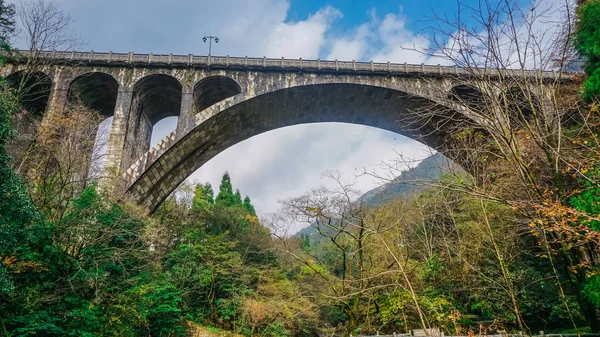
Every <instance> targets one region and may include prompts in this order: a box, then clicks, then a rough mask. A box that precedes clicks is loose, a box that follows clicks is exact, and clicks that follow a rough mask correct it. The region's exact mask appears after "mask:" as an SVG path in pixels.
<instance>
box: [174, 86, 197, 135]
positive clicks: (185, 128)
mask: <svg viewBox="0 0 600 337" xmlns="http://www.w3.org/2000/svg"><path fill="white" fill-rule="evenodd" d="M195 118H196V117H195V116H194V93H193V92H192V90H191V88H184V91H183V93H182V94H181V110H180V112H179V119H177V132H176V134H177V140H179V139H181V137H183V136H185V135H186V134H187V133H188V132H190V131H191V130H192V129H193V128H194V126H195V125H196V122H195Z"/></svg>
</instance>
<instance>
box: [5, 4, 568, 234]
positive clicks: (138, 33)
mask: <svg viewBox="0 0 600 337" xmlns="http://www.w3.org/2000/svg"><path fill="white" fill-rule="evenodd" d="M22 1H28V0H16V2H17V3H18V2H22ZM468 1H470V2H471V3H473V4H476V3H477V2H476V1H475V0H468ZM523 1H525V0H523ZM538 1H540V2H541V3H543V4H544V5H546V6H547V5H552V4H553V3H559V2H560V1H561V0H538ZM56 3H57V4H58V5H59V6H60V7H61V8H62V9H64V10H65V11H66V12H68V13H70V14H71V16H72V18H73V21H74V23H73V26H72V28H73V30H74V31H75V32H77V34H78V35H80V36H81V37H82V38H83V40H85V41H86V42H87V43H86V45H85V47H84V49H85V50H90V49H93V50H95V51H114V52H128V51H134V52H138V53H148V52H153V53H171V52H172V53H174V54H187V53H194V54H206V53H207V50H208V45H207V44H206V43H203V42H202V37H203V36H204V35H209V34H212V35H217V36H218V37H219V38H220V42H219V44H217V45H213V55H226V54H229V55H235V56H244V55H248V56H257V57H261V56H268V57H282V56H285V57H288V58H298V57H303V58H305V59H309V58H313V59H314V58H317V57H321V58H329V59H334V58H337V59H340V60H352V59H356V60H371V59H372V60H375V61H382V62H386V61H391V62H398V63H404V62H408V63H417V64H418V63H421V62H424V63H428V62H431V60H428V59H427V58H426V57H425V56H423V55H422V54H421V53H416V52H413V51H409V50H407V49H406V48H417V49H421V50H422V49H425V48H429V47H431V45H430V42H429V40H428V39H427V38H426V37H425V36H423V34H429V32H428V31H427V30H426V29H425V28H426V27H428V26H430V25H431V24H432V22H431V21H430V20H429V18H430V17H431V14H432V10H433V9H435V11H436V12H437V13H438V14H440V15H447V16H450V17H453V16H454V15H455V14H456V10H457V4H456V1H453V0H449V1H448V0H424V1H394V0H360V1H356V0H355V1H348V0H329V1H323V0H292V1H289V0H251V1H250V0H219V1H214V0H56ZM19 41H20V40H19V38H16V39H15V43H17V45H19V43H20V42H19ZM21 46H22V45H21ZM342 99H343V98H342ZM176 121H177V120H176V117H170V118H167V119H164V120H162V121H160V122H158V123H157V124H156V125H155V126H154V132H153V136H152V142H153V143H156V142H158V141H159V140H160V139H161V138H162V137H164V136H165V135H166V134H168V133H169V132H170V131H171V130H173V129H174V128H175V125H176ZM109 123H110V120H109V121H108V124H109ZM429 154H431V150H430V149H428V148H427V147H425V146H423V145H422V144H420V143H418V142H416V141H414V140H411V139H407V138H405V137H402V136H399V135H395V134H393V133H390V132H387V131H383V130H378V129H374V128H368V127H363V126H358V125H347V124H334V123H326V124H318V125H297V126H294V127H288V128H283V129H279V130H275V131H271V132H267V133H265V134H262V135H259V136H256V137H253V138H251V139H249V140H247V141H244V142H242V143H240V144H237V145H235V146H232V147H231V148H229V149H227V150H226V151H225V152H223V153H221V154H220V155H218V156H217V157H215V158H214V159H213V160H211V161H210V162H208V163H207V164H205V165H204V166H203V167H202V168H200V169H199V170H198V171H197V172H196V173H194V174H193V175H192V177H191V178H190V180H193V181H200V182H204V181H209V182H211V183H212V184H213V185H214V186H215V188H218V183H219V181H220V178H221V176H222V174H223V173H224V172H225V171H226V170H227V171H229V172H230V173H231V176H232V181H233V184H234V186H235V187H237V188H239V189H240V190H241V192H242V193H243V194H248V195H249V196H250V197H251V198H252V200H253V201H254V204H255V206H256V208H257V210H258V211H259V213H267V212H274V211H276V210H277V208H278V207H279V204H278V200H280V199H284V198H290V197H294V196H298V195H300V194H302V193H305V192H307V191H308V190H310V189H311V188H316V187H318V186H319V185H321V184H328V182H327V181H324V180H322V179H321V175H322V173H323V172H325V171H328V170H339V171H341V172H342V173H343V175H344V179H345V180H347V181H354V182H355V184H356V185H355V187H356V188H357V189H359V190H362V191H367V190H369V189H371V188H374V187H376V186H378V185H379V184H381V183H382V181H381V180H378V179H374V178H372V177H370V176H365V175H360V173H361V172H364V171H365V170H367V171H375V172H377V173H379V174H383V175H386V174H398V172H389V171H387V170H386V169H385V168H384V167H382V165H381V164H382V163H385V162H389V161H391V160H394V159H396V158H398V156H399V155H403V156H405V157H407V158H408V159H416V158H423V157H425V156H427V155H429ZM384 166H385V165H384ZM296 229H297V228H296Z"/></svg>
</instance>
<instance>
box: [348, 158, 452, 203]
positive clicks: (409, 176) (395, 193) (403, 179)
mask: <svg viewBox="0 0 600 337" xmlns="http://www.w3.org/2000/svg"><path fill="white" fill-rule="evenodd" d="M451 165H452V162H451V161H450V159H448V158H446V157H445V156H444V155H442V154H441V153H436V154H434V155H432V156H430V157H427V158H425V159H423V160H422V161H421V162H420V163H419V164H418V165H417V166H415V167H413V168H410V169H408V170H406V171H402V173H400V175H399V176H397V177H396V178H394V179H393V180H392V181H390V182H389V183H387V184H385V185H382V186H379V187H376V188H374V189H372V190H370V191H368V192H366V193H364V194H363V195H361V196H360V197H359V198H358V199H357V201H356V202H357V203H360V204H362V205H363V206H366V207H376V206H379V205H381V204H384V203H386V202H388V201H390V200H393V199H396V198H400V197H407V196H409V195H411V194H414V193H417V192H420V191H422V190H423V189H424V188H425V186H424V185H423V184H419V181H421V182H423V181H435V180H438V179H439V178H441V177H442V175H443V174H444V173H445V172H448V170H449V169H450V167H451Z"/></svg>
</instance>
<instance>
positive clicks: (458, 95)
mask: <svg viewBox="0 0 600 337" xmlns="http://www.w3.org/2000/svg"><path fill="white" fill-rule="evenodd" d="M448 99H450V100H452V101H455V102H460V103H462V104H465V105H466V106H467V107H469V109H471V110H475V111H481V110H482V109H484V108H485V98H484V96H483V93H482V92H481V91H480V90H479V89H477V88H475V87H474V86H472V85H467V84H461V85H457V86H455V87H453V88H452V90H450V93H449V94H448Z"/></svg>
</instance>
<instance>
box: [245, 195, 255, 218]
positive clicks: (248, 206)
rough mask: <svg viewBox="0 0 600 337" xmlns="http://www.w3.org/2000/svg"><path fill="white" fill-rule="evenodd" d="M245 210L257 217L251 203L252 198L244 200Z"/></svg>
mask: <svg viewBox="0 0 600 337" xmlns="http://www.w3.org/2000/svg"><path fill="white" fill-rule="evenodd" d="M244 208H245V209H246V210H247V211H248V213H250V214H252V215H256V210H255V209H254V206H253V205H252V203H251V202H250V198H249V197H248V196H246V198H244Z"/></svg>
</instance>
